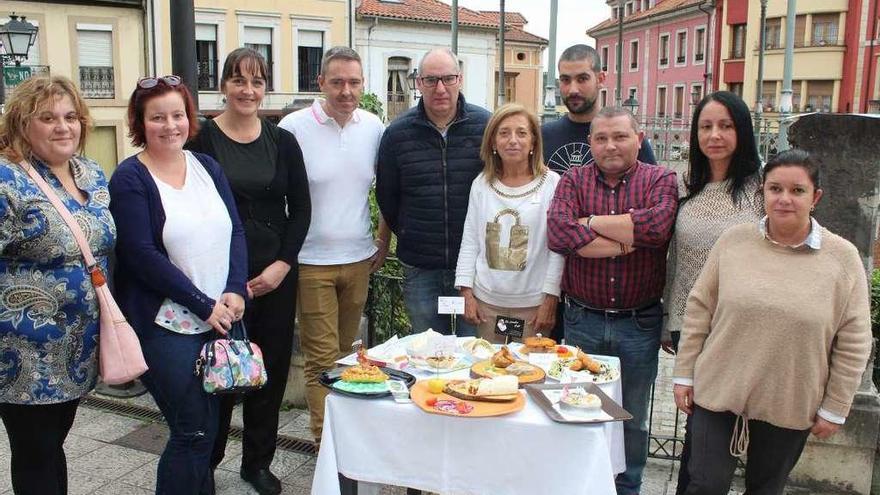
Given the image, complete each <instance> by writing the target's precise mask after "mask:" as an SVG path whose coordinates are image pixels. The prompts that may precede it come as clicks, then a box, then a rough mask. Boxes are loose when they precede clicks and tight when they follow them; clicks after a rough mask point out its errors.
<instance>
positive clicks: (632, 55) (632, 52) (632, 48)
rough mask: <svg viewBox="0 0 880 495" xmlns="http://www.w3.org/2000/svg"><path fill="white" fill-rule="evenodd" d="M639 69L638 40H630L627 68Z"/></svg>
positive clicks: (631, 69)
mask: <svg viewBox="0 0 880 495" xmlns="http://www.w3.org/2000/svg"><path fill="white" fill-rule="evenodd" d="M638 69H639V40H630V42H629V70H630V71H637V70H638Z"/></svg>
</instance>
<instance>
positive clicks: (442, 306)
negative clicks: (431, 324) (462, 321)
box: [437, 296, 464, 315]
mask: <svg viewBox="0 0 880 495" xmlns="http://www.w3.org/2000/svg"><path fill="white" fill-rule="evenodd" d="M437 314H440V315H463V314H464V298H463V297H457V296H452V297H450V296H440V297H438V298H437Z"/></svg>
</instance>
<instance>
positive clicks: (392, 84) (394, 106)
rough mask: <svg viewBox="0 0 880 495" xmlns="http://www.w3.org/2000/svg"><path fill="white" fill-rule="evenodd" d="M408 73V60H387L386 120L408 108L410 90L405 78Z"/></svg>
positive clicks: (399, 58)
mask: <svg viewBox="0 0 880 495" xmlns="http://www.w3.org/2000/svg"><path fill="white" fill-rule="evenodd" d="M409 71H410V59H408V58H406V57H391V58H389V59H388V90H387V91H388V94H387V95H386V97H387V102H388V120H389V121H392V120H394V118H395V117H397V116H398V115H400V114H401V113H403V112H404V111H406V110H407V109H408V108H409V106H410V89H409V84H408V83H407V79H406V76H407V75H408V74H409Z"/></svg>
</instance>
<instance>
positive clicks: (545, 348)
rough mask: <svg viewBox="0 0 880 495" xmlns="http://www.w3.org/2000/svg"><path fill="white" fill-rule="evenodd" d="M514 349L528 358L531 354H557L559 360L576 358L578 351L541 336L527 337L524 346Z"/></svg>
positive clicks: (519, 345) (520, 345)
mask: <svg viewBox="0 0 880 495" xmlns="http://www.w3.org/2000/svg"><path fill="white" fill-rule="evenodd" d="M512 347H513V351H514V352H516V353H517V354H520V355H521V356H523V357H526V358H528V356H529V355H530V354H555V355H556V357H559V358H570V357H574V355H575V352H576V350H577V348H575V347H573V346H570V345H559V344H557V343H556V341H555V340H553V339H550V338H547V337H542V336H541V334H538V335H536V336H535V337H526V338H525V339H523V341H522V344H518V345H516V346H512Z"/></svg>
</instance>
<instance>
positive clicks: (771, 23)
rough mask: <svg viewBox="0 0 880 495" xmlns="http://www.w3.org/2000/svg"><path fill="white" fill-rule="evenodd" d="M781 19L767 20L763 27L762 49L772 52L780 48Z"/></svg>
mask: <svg viewBox="0 0 880 495" xmlns="http://www.w3.org/2000/svg"><path fill="white" fill-rule="evenodd" d="M781 40H782V17H774V18H772V19H767V22H766V24H765V25H764V48H765V49H767V50H773V49H776V48H782V42H781Z"/></svg>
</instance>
